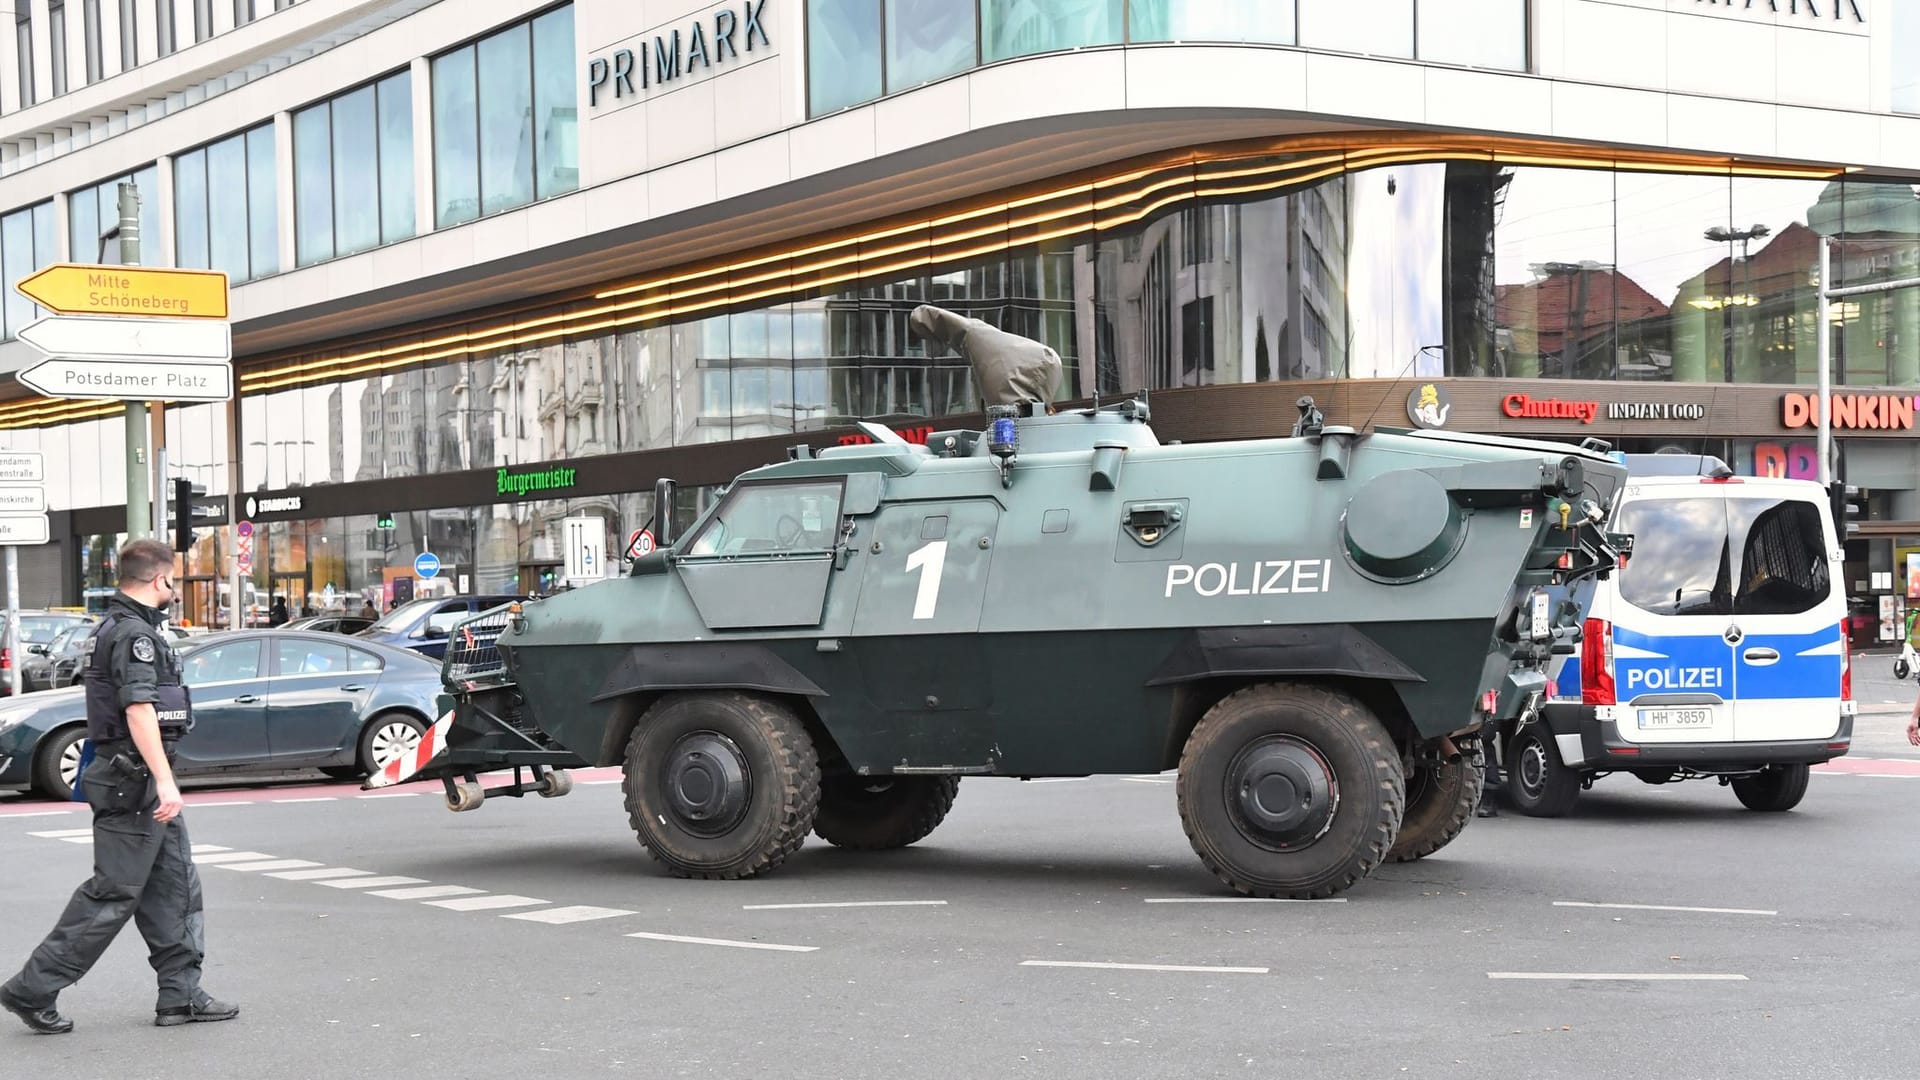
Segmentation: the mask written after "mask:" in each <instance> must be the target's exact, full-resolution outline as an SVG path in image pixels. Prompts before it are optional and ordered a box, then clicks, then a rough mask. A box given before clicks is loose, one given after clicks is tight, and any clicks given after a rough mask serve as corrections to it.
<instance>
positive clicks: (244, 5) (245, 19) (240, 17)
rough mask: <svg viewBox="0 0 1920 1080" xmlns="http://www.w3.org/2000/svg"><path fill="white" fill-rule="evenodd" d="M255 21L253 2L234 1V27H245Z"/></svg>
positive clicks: (251, 0)
mask: <svg viewBox="0 0 1920 1080" xmlns="http://www.w3.org/2000/svg"><path fill="white" fill-rule="evenodd" d="M252 21H253V0H233V25H235V26H245V25H247V24H248V23H250V22H252Z"/></svg>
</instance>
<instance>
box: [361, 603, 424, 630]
mask: <svg viewBox="0 0 1920 1080" xmlns="http://www.w3.org/2000/svg"><path fill="white" fill-rule="evenodd" d="M439 603H440V601H438V600H435V599H433V598H432V597H422V598H420V599H418V600H409V601H407V602H406V603H404V604H401V605H400V606H399V607H397V608H394V609H393V610H392V611H389V612H387V613H386V614H385V615H382V616H380V618H379V620H378V621H377V622H375V623H374V624H373V625H372V626H369V627H367V629H366V631H364V632H366V633H373V632H375V631H384V630H398V629H401V628H403V627H406V626H410V625H412V624H413V623H414V622H415V621H417V620H418V619H419V618H420V613H421V612H423V611H425V610H427V609H428V608H430V607H434V606H435V605H437V604H439Z"/></svg>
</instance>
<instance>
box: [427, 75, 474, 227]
mask: <svg viewBox="0 0 1920 1080" xmlns="http://www.w3.org/2000/svg"><path fill="white" fill-rule="evenodd" d="M473 54H474V49H473V46H471V45H469V46H467V47H465V48H462V49H455V50H454V51H453V52H450V53H447V54H446V55H445V56H438V57H435V58H434V61H433V198H434V221H435V223H436V225H437V226H438V227H439V228H446V227H447V226H449V225H458V224H459V223H461V222H463V221H472V220H473V219H475V218H477V217H479V216H480V148H479V123H480V121H479V113H478V109H477V107H476V105H475V93H474V83H473Z"/></svg>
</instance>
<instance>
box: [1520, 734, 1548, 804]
mask: <svg viewBox="0 0 1920 1080" xmlns="http://www.w3.org/2000/svg"><path fill="white" fill-rule="evenodd" d="M1520 787H1521V789H1522V790H1524V791H1525V792H1526V793H1527V796H1528V797H1529V798H1538V797H1539V796H1540V794H1541V793H1542V792H1544V791H1546V789H1547V751H1546V748H1545V747H1542V746H1541V745H1540V744H1539V743H1537V742H1529V743H1527V745H1526V748H1525V749H1523V750H1522V751H1521V752H1520Z"/></svg>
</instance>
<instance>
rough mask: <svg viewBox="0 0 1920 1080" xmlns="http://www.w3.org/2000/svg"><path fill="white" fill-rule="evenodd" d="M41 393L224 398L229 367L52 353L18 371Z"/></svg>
mask: <svg viewBox="0 0 1920 1080" xmlns="http://www.w3.org/2000/svg"><path fill="white" fill-rule="evenodd" d="M19 378H20V381H21V382H22V383H24V384H26V385H27V386H30V387H32V388H33V389H34V390H36V391H39V393H40V394H41V395H42V396H45V397H54V398H103V399H106V400H110V401H227V400H229V399H231V398H232V397H233V369H232V368H231V367H228V366H227V365H226V364H207V363H196V362H193V361H159V362H156V361H147V360H90V359H80V358H76V357H66V356H61V357H54V358H52V359H49V360H42V361H41V362H40V363H38V364H35V365H33V366H32V367H30V368H28V369H26V370H25V371H22V372H21V373H20V376H19Z"/></svg>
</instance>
